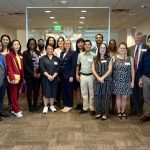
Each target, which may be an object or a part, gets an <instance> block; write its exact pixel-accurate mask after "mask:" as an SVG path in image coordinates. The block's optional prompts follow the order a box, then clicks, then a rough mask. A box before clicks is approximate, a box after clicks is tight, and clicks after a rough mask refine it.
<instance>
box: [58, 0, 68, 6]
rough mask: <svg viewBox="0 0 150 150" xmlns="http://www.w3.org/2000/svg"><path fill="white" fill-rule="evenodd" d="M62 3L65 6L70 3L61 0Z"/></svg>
mask: <svg viewBox="0 0 150 150" xmlns="http://www.w3.org/2000/svg"><path fill="white" fill-rule="evenodd" d="M60 3H61V4H63V5H65V4H67V3H68V1H66V0H61V1H60Z"/></svg>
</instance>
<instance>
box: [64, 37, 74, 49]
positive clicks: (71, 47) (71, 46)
mask: <svg viewBox="0 0 150 150" xmlns="http://www.w3.org/2000/svg"><path fill="white" fill-rule="evenodd" d="M68 41H69V42H70V51H73V45H72V42H71V40H69V39H66V40H65V41H64V50H65V43H66V42H68Z"/></svg>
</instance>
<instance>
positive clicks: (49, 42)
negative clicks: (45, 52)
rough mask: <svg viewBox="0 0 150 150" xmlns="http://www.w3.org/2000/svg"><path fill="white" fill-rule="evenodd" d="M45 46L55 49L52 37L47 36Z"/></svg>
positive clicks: (54, 41)
mask: <svg viewBox="0 0 150 150" xmlns="http://www.w3.org/2000/svg"><path fill="white" fill-rule="evenodd" d="M46 45H51V46H52V47H53V49H55V48H56V40H55V38H54V37H52V36H49V37H48V38H47V40H46Z"/></svg>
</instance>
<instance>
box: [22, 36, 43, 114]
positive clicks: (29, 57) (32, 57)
mask: <svg viewBox="0 0 150 150" xmlns="http://www.w3.org/2000/svg"><path fill="white" fill-rule="evenodd" d="M39 57H40V52H39V51H38V50H37V42H36V40H35V39H34V38H30V39H29V40H28V42H27V50H26V51H24V52H23V63H24V77H25V80H26V83H27V101H28V109H29V111H30V112H33V111H38V107H37V102H38V93H39V88H40V70H39ZM32 93H33V100H32Z"/></svg>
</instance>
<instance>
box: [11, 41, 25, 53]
mask: <svg viewBox="0 0 150 150" xmlns="http://www.w3.org/2000/svg"><path fill="white" fill-rule="evenodd" d="M16 41H17V42H18V43H19V45H20V49H19V50H18V52H17V53H18V55H21V56H22V54H21V43H20V41H18V40H13V41H12V42H11V48H10V51H12V52H15V51H14V49H13V44H14V42H16Z"/></svg>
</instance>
